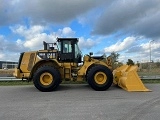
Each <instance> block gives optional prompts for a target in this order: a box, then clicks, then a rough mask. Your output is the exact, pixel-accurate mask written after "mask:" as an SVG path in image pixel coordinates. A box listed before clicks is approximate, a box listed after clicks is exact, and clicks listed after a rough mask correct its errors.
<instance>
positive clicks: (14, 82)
mask: <svg viewBox="0 0 160 120" xmlns="http://www.w3.org/2000/svg"><path fill="white" fill-rule="evenodd" d="M32 84H33V82H27V81H0V86H14V85H32Z"/></svg>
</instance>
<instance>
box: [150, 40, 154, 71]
mask: <svg viewBox="0 0 160 120" xmlns="http://www.w3.org/2000/svg"><path fill="white" fill-rule="evenodd" d="M153 41H154V40H151V41H150V42H149V55H150V59H149V71H151V63H152V46H151V44H152V42H153Z"/></svg>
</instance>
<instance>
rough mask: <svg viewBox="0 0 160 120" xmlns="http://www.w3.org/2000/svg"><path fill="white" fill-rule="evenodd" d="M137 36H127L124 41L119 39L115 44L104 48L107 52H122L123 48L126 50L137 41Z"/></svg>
mask: <svg viewBox="0 0 160 120" xmlns="http://www.w3.org/2000/svg"><path fill="white" fill-rule="evenodd" d="M135 40H136V38H135V37H127V38H125V39H124V40H123V41H118V42H117V43H116V44H113V45H111V46H109V47H106V48H104V51H105V53H111V52H120V51H122V50H126V49H127V48H129V47H130V46H132V44H133V43H134V42H135Z"/></svg>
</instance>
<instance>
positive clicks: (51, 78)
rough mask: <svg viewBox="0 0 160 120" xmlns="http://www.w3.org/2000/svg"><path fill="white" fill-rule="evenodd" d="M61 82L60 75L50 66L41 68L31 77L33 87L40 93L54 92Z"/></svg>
mask: <svg viewBox="0 0 160 120" xmlns="http://www.w3.org/2000/svg"><path fill="white" fill-rule="evenodd" d="M60 81H61V77H60V73H59V71H58V70H57V69H55V68H54V67H51V66H42V67H41V68H39V69H38V70H37V71H36V72H35V74H34V77H33V83H34V86H35V87H36V88H37V89H38V90H40V91H42V92H50V91H53V90H55V89H56V88H57V87H58V86H59V84H60Z"/></svg>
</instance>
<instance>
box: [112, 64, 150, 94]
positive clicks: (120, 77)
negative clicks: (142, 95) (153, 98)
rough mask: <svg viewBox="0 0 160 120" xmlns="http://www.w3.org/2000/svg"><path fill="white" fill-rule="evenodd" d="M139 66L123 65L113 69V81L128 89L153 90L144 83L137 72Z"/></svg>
mask: <svg viewBox="0 0 160 120" xmlns="http://www.w3.org/2000/svg"><path fill="white" fill-rule="evenodd" d="M137 68H138V67H137V66H128V65H123V66H121V67H118V68H116V69H115V70H114V71H113V76H114V81H113V83H114V84H116V85H118V86H119V87H121V88H123V89H124V90H126V91H144V92H145V91H146V92H147V91H151V90H149V89H147V88H146V87H145V86H144V84H143V83H142V81H141V79H140V78H139V76H138V74H137Z"/></svg>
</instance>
